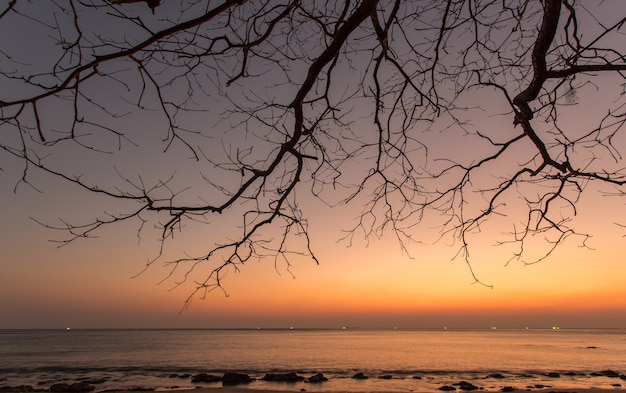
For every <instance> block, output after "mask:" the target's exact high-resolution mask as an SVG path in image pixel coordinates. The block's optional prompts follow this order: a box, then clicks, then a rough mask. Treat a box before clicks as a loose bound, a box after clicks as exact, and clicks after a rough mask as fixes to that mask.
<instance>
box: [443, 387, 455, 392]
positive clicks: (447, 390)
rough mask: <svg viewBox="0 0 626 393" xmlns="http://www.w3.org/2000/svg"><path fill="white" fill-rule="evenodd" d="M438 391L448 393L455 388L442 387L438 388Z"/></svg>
mask: <svg viewBox="0 0 626 393" xmlns="http://www.w3.org/2000/svg"><path fill="white" fill-rule="evenodd" d="M439 390H443V391H444V392H450V391H452V390H456V388H455V387H454V386H450V385H443V386H441V387H440V388H439Z"/></svg>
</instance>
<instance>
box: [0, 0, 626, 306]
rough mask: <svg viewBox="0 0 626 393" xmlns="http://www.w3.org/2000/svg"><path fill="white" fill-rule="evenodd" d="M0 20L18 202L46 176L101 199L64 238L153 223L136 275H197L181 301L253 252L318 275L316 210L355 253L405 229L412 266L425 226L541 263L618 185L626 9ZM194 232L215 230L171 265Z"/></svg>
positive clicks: (288, 4) (400, 5) (267, 6)
mask: <svg viewBox="0 0 626 393" xmlns="http://www.w3.org/2000/svg"><path fill="white" fill-rule="evenodd" d="M3 7H4V8H3V9H1V10H0V26H1V27H0V29H1V30H0V34H2V36H3V37H4V38H3V39H2V42H1V43H0V87H1V90H0V116H1V120H0V147H1V149H2V151H3V154H5V155H10V156H15V157H18V158H19V159H20V162H21V163H23V167H22V169H21V171H22V177H21V181H20V182H19V183H18V184H17V185H16V190H17V189H18V188H19V187H20V186H23V185H28V184H30V183H32V182H29V179H31V177H32V176H33V175H34V173H35V172H37V173H39V172H42V171H43V172H44V173H46V174H47V175H49V176H50V177H52V178H56V179H58V181H59V182H65V183H70V184H74V185H75V186H79V187H81V188H82V189H84V190H88V191H89V192H92V193H94V194H98V195H100V196H102V197H103V198H104V199H105V200H110V202H111V205H110V207H107V208H106V209H101V208H100V207H99V206H94V209H93V214H92V219H91V220H88V221H84V222H62V224H61V225H57V224H54V223H47V222H42V224H44V225H46V226H49V227H51V228H59V229H62V230H64V231H67V233H68V237H67V238H66V239H65V241H66V242H72V241H74V240H76V239H80V238H85V237H91V236H93V235H95V234H96V233H97V232H98V230H99V229H100V228H101V227H102V226H103V225H114V224H115V223H120V222H127V221H134V222H136V223H137V227H138V230H139V233H140V234H141V233H142V231H144V230H146V229H145V228H147V227H148V224H150V225H156V226H157V227H158V228H160V246H159V247H158V248H159V251H158V252H157V254H158V255H157V256H156V257H155V258H151V259H150V260H149V262H148V265H151V264H153V263H155V262H156V261H160V260H164V261H165V263H166V264H167V265H168V266H169V267H170V268H171V274H172V275H173V274H175V273H176V274H178V273H180V272H182V278H179V280H180V281H177V282H183V281H185V279H186V278H187V277H188V274H190V272H192V271H193V270H194V269H195V268H196V267H197V266H200V265H202V266H204V269H208V270H206V271H207V273H206V274H204V275H203V276H202V277H201V278H200V279H198V278H193V279H190V280H191V281H193V284H192V285H193V290H192V291H193V294H192V295H191V296H190V298H189V300H191V298H192V297H193V296H195V295H196V294H205V293H206V291H210V290H213V289H216V288H222V280H223V277H224V274H225V272H226V271H228V270H229V269H239V268H240V267H241V266H242V265H244V264H245V263H246V262H247V261H249V260H251V259H257V258H270V259H273V260H274V261H276V260H278V259H282V260H283V261H285V263H287V264H288V265H289V264H290V263H291V262H290V261H291V258H293V257H294V255H298V256H307V257H309V258H310V259H312V260H314V261H315V262H317V257H316V254H315V238H314V237H313V236H310V233H311V232H310V231H309V220H307V218H308V217H311V215H312V214H315V212H314V211H309V210H307V209H306V207H303V203H304V202H303V201H305V200H308V199H309V198H310V197H315V198H317V199H318V200H320V201H322V202H323V203H325V204H327V205H329V206H332V207H333V208H334V209H343V208H344V207H345V206H346V205H350V204H353V205H356V206H359V211H360V213H359V214H357V217H355V218H356V221H354V222H347V223H345V225H344V228H345V232H343V235H339V237H341V236H343V239H344V240H345V241H347V242H348V243H349V242H350V241H351V239H352V237H353V236H355V235H359V236H361V235H363V236H365V237H366V238H371V237H378V236H383V235H385V236H395V237H396V238H397V239H398V243H399V245H400V247H401V248H402V249H403V250H404V251H406V252H407V254H410V253H411V250H410V244H411V242H412V241H419V240H420V239H419V236H418V235H416V234H417V233H418V232H417V228H421V227H420V225H422V226H426V227H427V228H426V229H428V230H432V231H437V234H438V235H437V236H440V237H441V238H445V239H448V240H451V241H453V242H454V244H455V246H456V247H457V250H458V254H457V256H458V257H459V258H462V259H463V260H465V261H466V262H467V264H468V266H470V271H471V258H470V250H471V245H472V239H473V238H474V237H475V236H480V233H481V231H482V230H483V228H486V227H488V226H489V225H490V223H494V224H493V225H496V226H497V227H498V228H500V232H501V237H500V238H499V239H496V240H495V242H496V243H497V244H508V245H509V246H512V247H513V248H512V251H511V258H512V259H518V260H521V261H523V262H524V263H534V262H536V261H540V260H542V259H543V258H545V257H547V256H549V255H550V254H551V253H552V251H553V250H554V249H555V248H556V247H558V246H559V245H560V244H562V243H563V242H564V241H565V240H566V239H568V238H578V239H579V241H580V244H582V245H585V242H586V239H587V236H588V235H587V233H586V232H585V231H584V229H583V230H579V229H577V228H576V226H574V225H571V219H572V218H574V217H575V216H576V214H577V206H578V203H579V200H580V198H581V196H582V195H583V194H584V193H585V192H586V191H587V192H594V193H598V192H606V193H613V194H615V195H618V196H619V195H622V196H623V195H624V192H625V191H626V190H625V189H624V184H625V183H626V169H625V168H624V159H623V156H622V154H623V150H624V149H625V147H626V140H625V137H624V123H625V121H626V110H625V104H626V101H625V99H624V94H625V90H624V87H625V78H626V74H625V72H626V40H625V39H624V34H625V33H626V31H625V29H626V27H625V26H624V24H625V22H626V9H625V8H624V4H623V1H622V0H613V1H601V2H593V4H590V2H583V1H575V0H543V1H539V0H532V1H531V0H515V1H501V0H473V1H472V0H447V1H433V0H430V1H400V0H396V1H376V0H357V1H350V0H345V1H321V0H284V1H283V0H280V1H279V0H272V1H270V0H263V1H242V0H221V1H213V0H178V1H177V0H168V1H151V0H144V1H141V0H110V1H104V0H59V1H51V2H45V4H44V3H42V2H38V1H37V2H35V1H24V0H11V1H9V2H5V5H3ZM99 209H100V210H99ZM331 219H332V218H329V220H331ZM196 223H206V224H209V226H210V227H212V228H214V227H215V226H216V225H219V226H220V231H222V232H219V233H212V237H211V238H210V239H208V240H206V241H204V243H203V244H204V246H205V247H206V248H205V249H204V250H202V252H199V253H197V254H193V255H192V254H188V253H181V254H179V255H178V256H177V257H174V258H165V257H164V253H165V251H166V250H167V246H168V244H169V242H170V240H171V239H172V238H173V237H174V235H175V233H177V232H178V231H180V230H183V229H185V230H202V229H198V228H197V227H195V224H196ZM433 223H435V224H436V227H433ZM188 226H189V227H190V228H187V227H188ZM422 230H424V229H422ZM218 235H223V237H220V236H218ZM537 240H540V241H541V244H542V245H543V246H542V247H541V248H540V250H541V252H540V253H539V254H538V255H536V252H535V251H536V250H537V247H539V246H538V245H537V244H536V242H537ZM530 249H532V252H531V254H533V255H532V256H531V257H529V256H527V253H528V252H529V250H530ZM471 274H472V276H473V277H474V278H475V279H476V280H477V281H478V280H479V278H480V276H479V275H474V273H473V272H472V271H471ZM189 277H191V276H189ZM194 277H195V276H194Z"/></svg>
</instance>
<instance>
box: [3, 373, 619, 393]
mask: <svg viewBox="0 0 626 393" xmlns="http://www.w3.org/2000/svg"><path fill="white" fill-rule="evenodd" d="M301 374H302V373H300V374H299V373H298V372H285V373H266V374H265V375H264V376H263V377H261V378H255V377H252V376H250V375H249V374H246V373H238V372H225V373H224V374H222V375H215V374H210V373H197V374H193V375H192V374H186V373H183V374H179V373H172V374H169V375H168V376H167V377H168V378H170V379H175V378H176V379H181V380H186V381H189V382H191V384H192V388H189V389H202V388H207V386H206V384H209V385H211V384H215V387H219V386H221V387H232V386H239V387H248V386H249V385H250V384H251V383H252V382H254V381H264V382H270V383H274V382H276V383H288V384H294V383H298V382H303V383H308V384H321V383H324V382H327V381H329V378H328V377H326V376H325V375H324V374H323V373H321V372H314V373H311V374H310V375H308V376H304V375H301ZM561 376H569V377H586V378H593V377H608V378H611V379H615V382H614V383H612V384H611V388H612V389H614V390H619V389H622V388H623V384H626V382H621V381H626V375H625V374H623V373H620V372H617V371H614V370H602V371H598V372H592V373H589V374H584V373H574V372H569V373H559V372H549V373H545V374H543V375H542V377H546V378H550V379H551V380H555V381H556V380H558V379H559V378H561ZM525 377H528V379H529V380H532V379H533V377H536V376H533V375H528V376H525ZM351 378H352V379H354V380H366V379H370V378H377V379H381V380H385V379H386V380H391V379H398V378H399V377H397V376H394V375H392V374H380V375H367V374H365V373H363V372H357V373H355V374H354V375H352V377H351ZM411 378H412V379H422V378H423V377H422V376H418V375H414V376H412V377H411ZM481 379H482V380H491V381H494V380H497V381H501V383H500V384H498V386H499V387H498V388H497V389H493V386H491V385H490V386H489V388H487V387H486V386H482V385H481V384H480V380H481ZM106 381H107V378H106V377H105V378H101V379H91V378H79V380H77V381H75V382H66V381H63V382H62V381H50V380H48V381H43V382H41V383H40V384H38V385H37V386H32V385H14V386H13V385H6V384H2V382H3V380H2V379H0V392H2V393H38V392H50V393H88V392H94V391H98V392H119V391H127V392H136V391H141V392H149V391H155V390H181V389H185V388H181V387H169V388H164V387H146V386H136V387H131V388H126V389H97V386H98V385H99V384H102V383H104V382H106ZM506 382H507V377H506V376H505V375H503V374H501V373H494V374H488V375H486V376H484V377H481V378H477V379H475V380H472V382H469V381H465V380H461V381H457V382H452V383H447V384H442V385H440V386H439V387H438V388H436V389H437V390H440V391H444V392H451V391H466V392H467V391H475V390H478V391H500V392H515V391H531V390H549V389H552V388H553V386H552V385H549V384H544V383H534V384H527V385H525V386H521V387H520V386H513V385H509V384H507V383H506ZM45 385H49V386H48V387H45ZM283 388H284V386H283ZM283 388H281V389H278V390H280V391H284V390H285V389H283ZM185 390H188V389H185ZM249 390H253V391H258V389H255V388H251V389H249ZM299 390H300V391H306V390H307V389H306V388H301V389H299ZM318 391H319V390H318Z"/></svg>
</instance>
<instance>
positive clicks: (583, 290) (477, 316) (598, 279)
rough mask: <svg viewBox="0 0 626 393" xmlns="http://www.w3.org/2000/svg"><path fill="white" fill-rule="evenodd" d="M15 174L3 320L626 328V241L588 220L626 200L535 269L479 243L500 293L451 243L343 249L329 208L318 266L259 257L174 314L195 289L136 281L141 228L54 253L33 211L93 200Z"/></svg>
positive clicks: (7, 208) (319, 229) (150, 273)
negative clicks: (584, 242)
mask: <svg viewBox="0 0 626 393" xmlns="http://www.w3.org/2000/svg"><path fill="white" fill-rule="evenodd" d="M4 163H6V160H3V164H4ZM16 165H17V166H19V165H18V163H16ZM5 168H6V166H5ZM19 176H20V173H19V172H13V173H11V172H10V171H8V170H5V171H4V172H2V173H1V177H2V178H1V180H2V184H4V185H5V186H4V187H3V188H2V201H3V203H2V209H1V210H0V212H1V216H0V217H1V220H2V222H3V223H5V225H4V226H3V230H2V239H3V241H2V243H3V245H2V249H3V252H2V266H3V274H2V275H0V295H1V296H0V314H1V315H2V316H3V317H2V318H1V319H0V327H1V328H63V327H65V326H71V327H75V328H100V327H102V328H126V327H128V328H147V327H194V328H204V327H207V328H210V327H246V328H247V327H257V326H259V327H287V326H297V327H330V328H333V327H340V326H361V327H376V328H389V327H392V326H398V327H406V328H413V327H415V328H440V327H443V326H448V327H450V328H454V327H456V328H466V327H470V328H487V327H490V326H494V325H495V326H499V327H503V328H504V327H506V328H520V327H525V326H529V327H535V328H544V327H551V326H563V327H624V326H625V325H626V288H625V286H624V277H625V276H626V265H625V263H624V262H625V261H624V256H623V251H622V250H623V249H624V247H626V240H624V234H623V231H622V230H620V228H619V227H617V226H613V225H610V224H609V225H606V226H605V225H604V224H603V225H602V226H600V225H595V224H594V222H595V221H596V220H597V221H598V222H603V223H607V222H612V218H611V217H613V213H614V211H615V210H614V209H620V208H623V207H621V204H620V203H619V201H615V202H616V203H614V204H613V205H612V206H611V204H610V203H606V201H607V198H601V199H599V202H598V203H596V204H590V205H589V206H586V207H585V209H583V210H582V211H581V216H583V217H586V218H587V220H588V223H589V225H588V227H587V228H589V230H590V231H591V232H592V233H593V234H594V237H593V238H592V240H591V242H590V246H591V247H593V248H595V250H589V249H585V248H580V247H579V246H578V245H577V244H571V245H569V244H566V245H565V246H564V247H562V248H560V249H559V250H558V251H557V252H555V253H554V255H553V256H552V257H550V258H549V259H547V260H544V261H542V262H540V263H538V264H535V265H530V266H523V265H522V264H521V263H519V262H513V263H511V264H510V265H508V266H505V262H506V260H507V258H508V256H507V255H503V254H502V253H501V252H499V249H498V248H497V247H495V248H494V247H490V246H489V245H486V246H485V247H484V248H483V249H480V250H477V251H476V252H478V253H480V255H481V259H480V260H478V259H475V262H474V263H473V268H474V271H475V272H476V274H477V275H478V277H479V278H480V279H481V280H482V281H483V282H485V283H487V284H492V285H493V289H490V288H487V287H485V286H481V285H478V284H472V283H473V279H472V277H471V275H470V273H469V271H468V269H467V267H466V266H465V264H464V262H463V261H462V260H452V257H453V254H454V251H455V250H456V249H455V248H451V247H449V246H446V245H439V244H435V245H424V246H419V247H417V248H414V255H412V256H413V259H410V258H408V257H407V256H406V255H403V254H402V252H401V251H400V250H399V247H398V246H397V243H396V241H395V240H394V239H391V238H383V239H382V240H375V241H372V242H370V243H369V245H367V244H366V243H365V242H363V241H358V242H356V243H355V244H353V246H352V247H346V245H345V244H343V243H337V241H336V239H337V238H338V237H339V236H340V235H341V233H340V229H341V225H340V223H339V222H337V223H336V222H333V220H332V219H330V218H328V217H333V213H332V212H325V214H324V215H322V214H320V215H315V217H313V218H312V221H313V222H312V223H311V226H312V228H313V233H314V236H315V239H316V241H317V244H318V247H316V249H317V252H318V258H319V259H320V262H321V263H320V265H319V266H316V265H315V264H314V263H313V262H312V261H311V260H309V259H302V260H299V261H298V262H297V263H296V264H295V265H294V266H293V267H292V268H291V270H292V273H293V275H294V276H295V278H292V277H291V276H290V274H289V273H288V272H286V271H285V267H284V266H280V265H279V266H277V268H276V269H275V268H274V266H273V262H272V261H262V262H252V263H250V264H248V265H246V266H245V267H244V268H243V269H242V270H241V271H240V273H238V274H231V275H230V276H229V277H228V278H227V280H226V282H225V288H226V290H227V291H228V294H229V296H228V297H226V296H224V295H223V294H222V293H219V292H213V293H210V294H209V295H208V296H207V298H206V299H205V300H195V301H194V302H193V303H192V305H191V307H189V308H188V309H187V310H186V311H183V312H182V313H180V314H179V313H178V312H179V311H180V310H181V307H182V306H183V303H184V300H185V299H186V297H187V296H188V295H189V290H190V288H189V287H180V288H174V286H173V285H172V283H171V282H164V283H161V284H160V285H157V284H158V282H159V281H161V280H162V279H163V278H164V277H165V276H166V274H167V269H166V268H163V267H162V266H160V265H158V264H157V265H154V266H152V267H151V268H150V269H148V270H147V271H145V272H144V273H142V274H140V275H139V276H136V275H137V273H139V272H141V270H142V268H143V265H144V263H145V261H146V260H147V258H148V257H149V256H151V255H153V253H154V252H155V250H156V247H157V243H156V241H151V239H149V238H143V239H141V242H140V243H139V242H138V239H137V237H136V234H135V228H129V227H124V226H117V227H110V228H109V229H108V230H105V231H103V232H102V234H101V235H100V237H99V238H97V239H86V240H83V241H80V242H75V243H72V244H70V245H67V246H65V247H62V248H57V244H56V243H53V242H50V240H51V239H62V238H63V235H62V234H60V233H57V232H55V231H52V230H50V229H45V228H42V227H41V226H40V225H38V224H37V223H35V222H34V221H32V220H30V219H29V217H34V218H39V219H41V218H42V217H54V216H58V217H63V216H64V214H65V213H66V212H68V211H70V210H71V209H72V206H75V204H81V205H82V204H86V203H88V202H87V201H88V200H89V198H88V197H87V196H83V197H80V196H77V195H71V194H69V195H68V194H66V193H65V192H64V188H63V186H62V185H60V184H56V183H55V182H51V183H49V185H50V186H51V189H48V190H46V191H45V192H44V193H38V192H35V191H33V190H32V189H29V188H28V187H24V186H23V185H22V186H19V187H18V192H17V193H16V194H14V193H13V192H12V187H11V186H9V185H13V184H15V183H16V182H17V181H18V180H19ZM319 209H322V208H321V207H319ZM321 211H323V210H321ZM424 231H428V229H427V228H426V229H424ZM203 235H204V234H200V235H199V236H203ZM429 236H430V235H429ZM138 243H139V244H138ZM134 276H136V277H134ZM131 277H134V278H131Z"/></svg>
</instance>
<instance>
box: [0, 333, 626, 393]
mask: <svg viewBox="0 0 626 393" xmlns="http://www.w3.org/2000/svg"><path fill="white" fill-rule="evenodd" d="M228 372H236V373H244V374H248V375H249V376H250V377H252V378H254V379H255V380H254V381H252V382H250V383H249V384H246V385H245V387H247V388H249V389H272V390H285V391H307V392H331V391H332V392H338V391H344V392H350V391H352V392H355V391H358V392H365V393H369V392H383V391H384V392H429V391H432V392H435V391H439V389H440V388H442V387H443V386H449V387H451V388H454V389H456V390H459V391H460V388H461V387H464V386H463V385H462V383H465V382H466V383H469V384H471V385H473V386H475V387H476V388H478V389H481V390H483V391H498V392H499V391H501V390H502V389H503V388H505V387H507V388H514V389H516V390H528V389H530V390H543V389H545V390H546V391H548V389H582V388H602V389H619V388H623V386H626V376H625V375H624V374H626V329H558V328H556V327H555V328H553V329H545V330H544V329H520V330H502V329H486V330H453V329H441V330H403V329H389V330H365V329H358V328H341V329H336V330H332V329H328V330H316V329H311V330H309V329H249V330H245V329H242V330H75V329H70V330H67V329H66V330H0V387H1V386H20V385H30V386H32V387H34V388H37V389H49V387H50V386H52V385H54V384H58V383H67V384H73V383H77V382H86V383H88V384H90V385H92V386H93V387H94V388H95V391H107V390H136V389H150V390H152V389H154V390H158V391H163V390H177V389H193V388H198V387H221V386H222V383H221V382H211V383H194V382H192V378H193V376H194V375H197V374H201V373H207V374H211V375H216V376H222V375H223V374H224V373H228ZM286 373H296V374H297V375H299V376H303V377H305V378H308V377H310V376H312V375H314V374H316V373H322V374H323V375H324V376H325V377H326V378H328V380H327V381H325V382H321V383H310V382H306V381H298V382H270V381H264V380H262V378H263V377H264V376H265V375H266V374H286ZM357 373H362V375H363V376H364V377H366V379H355V378H353V377H354V376H355V374H357ZM465 386H468V385H465Z"/></svg>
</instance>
